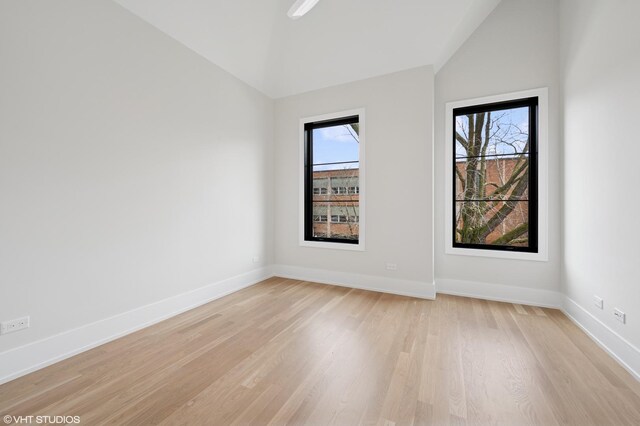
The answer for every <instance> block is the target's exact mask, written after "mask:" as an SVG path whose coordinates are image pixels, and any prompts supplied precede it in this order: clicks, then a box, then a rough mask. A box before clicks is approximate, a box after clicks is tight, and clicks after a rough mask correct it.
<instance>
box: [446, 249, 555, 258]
mask: <svg viewBox="0 0 640 426" xmlns="http://www.w3.org/2000/svg"><path fill="white" fill-rule="evenodd" d="M446 254H452V255H456V256H476V257H493V258H495V259H513V260H531V261H536V262H548V261H549V256H548V255H547V253H545V252H542V251H540V252H538V253H526V252H521V251H501V250H482V249H467V248H458V247H451V246H450V247H447V249H446Z"/></svg>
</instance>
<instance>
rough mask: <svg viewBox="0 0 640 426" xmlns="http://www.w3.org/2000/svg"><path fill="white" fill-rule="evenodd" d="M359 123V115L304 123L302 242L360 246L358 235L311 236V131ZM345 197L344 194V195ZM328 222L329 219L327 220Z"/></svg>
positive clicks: (359, 160)
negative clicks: (351, 236)
mask: <svg viewBox="0 0 640 426" xmlns="http://www.w3.org/2000/svg"><path fill="white" fill-rule="evenodd" d="M356 123H360V115H359V114H356V115H350V116H346V117H340V118H333V119H328V120H322V121H313V122H307V123H304V240H305V241H316V242H324V243H338V244H351V245H358V244H360V234H358V238H357V239H346V238H332V237H317V236H314V235H313V223H314V222H313V131H314V130H316V129H322V128H325V127H336V126H343V125H346V124H356ZM361 161H362V159H361V158H360V150H358V163H360V162H361ZM328 192H329V194H328V195H340V194H332V191H328ZM345 195H346V194H345ZM327 219H328V220H330V219H331V218H329V217H328V218H327Z"/></svg>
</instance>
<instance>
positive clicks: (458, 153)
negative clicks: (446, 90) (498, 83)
mask: <svg viewBox="0 0 640 426" xmlns="http://www.w3.org/2000/svg"><path fill="white" fill-rule="evenodd" d="M449 143H450V144H452V145H453V153H454V155H453V156H452V157H453V158H452V159H451V160H450V161H452V162H453V167H452V168H453V172H452V175H451V177H450V179H452V180H453V185H452V189H453V206H452V211H453V213H454V214H453V215H452V229H451V231H450V232H452V234H453V235H452V241H453V247H457V248H470V249H482V250H502V251H515V252H528V253H537V252H538V98H537V97H529V98H523V99H515V100H509V101H503V102H497V103H488V104H480V105H473V106H467V107H461V108H455V109H453V137H452V139H451V140H450V141H449Z"/></svg>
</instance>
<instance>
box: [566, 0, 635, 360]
mask: <svg viewBox="0 0 640 426" xmlns="http://www.w3.org/2000/svg"><path fill="white" fill-rule="evenodd" d="M639 16H640V3H639V2H637V1H633V0H563V1H562V8H561V25H562V28H563V43H562V57H563V72H562V74H563V75H562V77H563V83H564V87H565V95H564V116H565V127H564V141H565V142H564V143H565V150H564V151H565V152H564V159H565V160H564V183H565V193H564V240H565V268H564V277H563V278H564V279H563V282H564V286H565V289H564V290H565V292H566V294H567V296H568V297H569V298H571V299H572V300H573V301H575V302H577V303H578V304H579V305H581V306H582V307H583V308H584V309H586V310H587V311H588V312H590V313H591V314H592V315H594V316H595V317H596V318H597V319H598V320H600V321H601V322H603V323H604V324H605V325H606V326H608V327H609V328H610V329H612V330H614V331H615V332H617V333H618V334H619V335H621V336H622V337H624V338H626V339H627V340H628V341H629V342H630V343H632V344H634V345H635V346H636V351H638V349H637V348H639V347H640V269H639V268H638V262H639V261H640V248H639V245H638V242H639V241H640V227H639V226H638V214H637V213H638V211H639V210H640V200H638V183H639V182H640V168H639V167H638V159H639V158H640V142H639V141H638V136H637V130H636V129H637V123H638V116H639V115H640V104H639V103H638V99H640V79H639V76H640V56H639V55H638V46H640V31H638V22H637V21H638V17H639ZM594 294H597V295H599V296H600V297H602V298H603V299H604V310H600V309H598V308H596V307H595V306H594V305H593V302H592V297H593V295H594ZM614 307H618V308H620V309H621V310H623V311H625V312H626V314H627V324H626V325H623V324H621V323H620V322H618V321H616V320H615V319H614V317H613V308H614ZM639 355H640V352H636V360H637V361H638V363H637V364H636V368H638V367H640V356H639ZM637 371H638V372H640V369H639V370H637Z"/></svg>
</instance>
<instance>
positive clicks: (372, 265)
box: [275, 67, 433, 291]
mask: <svg viewBox="0 0 640 426" xmlns="http://www.w3.org/2000/svg"><path fill="white" fill-rule="evenodd" d="M432 102H433V71H432V68H431V67H421V68H416V69H412V70H408V71H403V72H398V73H394V74H389V75H386V76H382V77H376V78H371V79H367V80H362V81H358V82H355V83H349V84H344V85H340V86H335V87H331V88H327V89H322V90H318V91H313V92H309V93H305V94H301V95H296V96H291V97H287V98H283V99H279V100H277V101H276V126H275V135H276V136H275V158H276V162H277V168H276V171H275V188H276V191H275V262H276V263H277V264H280V265H287V266H294V267H299V268H312V269H318V270H332V271H338V272H342V273H348V274H360V275H367V276H374V277H386V278H388V280H387V281H386V283H387V284H384V283H383V284H382V285H387V286H388V287H387V288H386V290H389V291H394V290H398V288H395V289H394V285H400V284H398V283H397V282H396V281H394V280H406V281H411V282H417V283H423V284H426V285H429V286H431V288H432V286H433V267H432V256H433V254H432V229H431V223H432V204H431V200H432V188H431V185H432V178H431V167H432V166H431V164H432V163H431V161H432V153H431V151H432V144H431V141H432V114H433V109H432ZM360 107H363V108H365V116H366V123H365V126H366V141H365V143H366V159H365V161H366V169H367V174H366V179H367V180H366V230H365V232H366V251H364V252H355V251H345V250H335V249H321V248H310V247H301V246H299V242H298V229H299V226H298V199H299V198H298V197H300V196H301V194H299V189H298V188H299V186H298V184H299V178H300V176H299V164H298V162H299V156H298V153H299V145H300V136H299V120H300V118H303V117H309V116H314V115H320V114H325V113H332V112H338V111H343V110H349V109H355V108H360ZM386 262H392V263H397V265H398V269H397V271H387V270H386V269H385V265H386ZM418 285H419V284H418Z"/></svg>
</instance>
